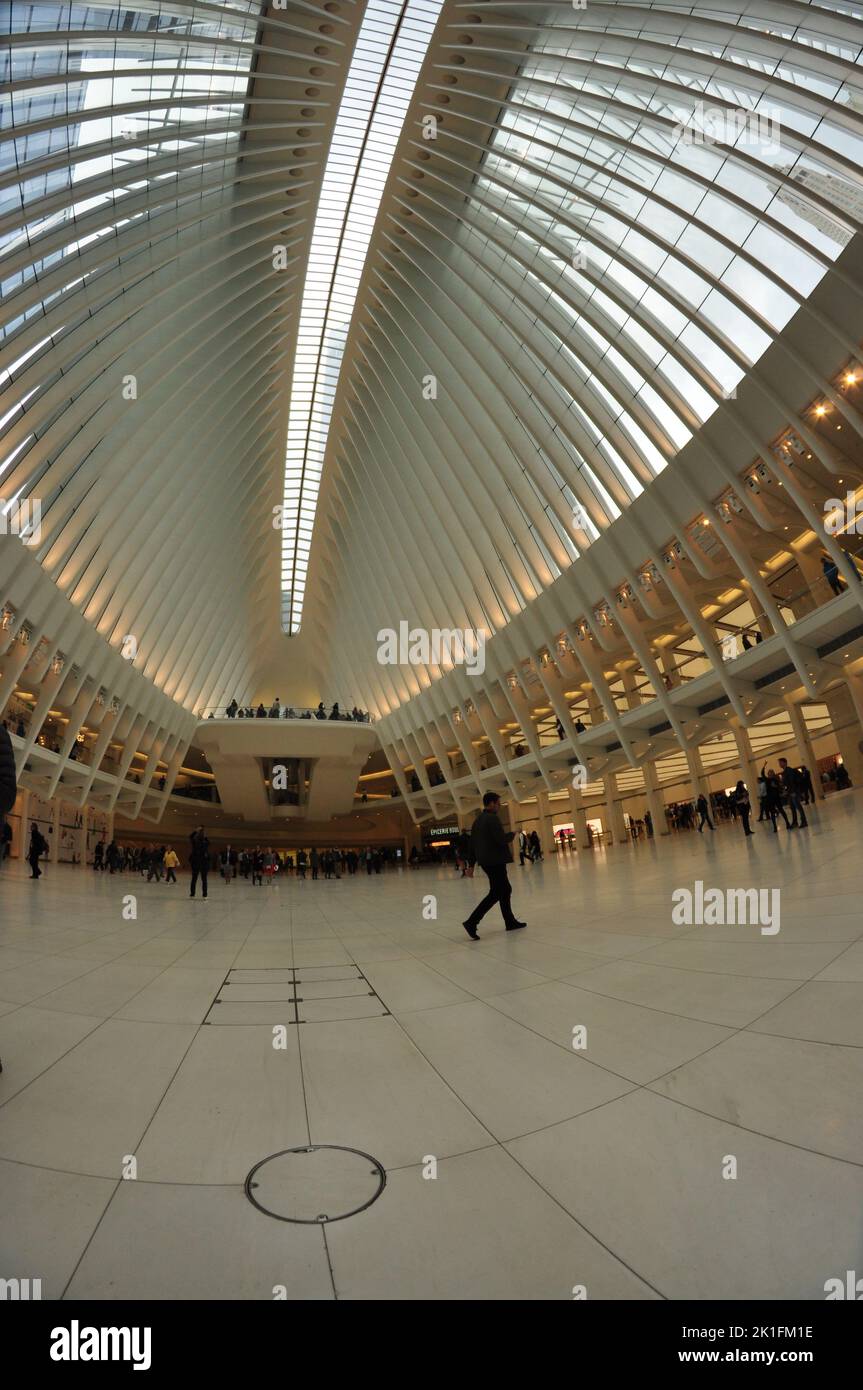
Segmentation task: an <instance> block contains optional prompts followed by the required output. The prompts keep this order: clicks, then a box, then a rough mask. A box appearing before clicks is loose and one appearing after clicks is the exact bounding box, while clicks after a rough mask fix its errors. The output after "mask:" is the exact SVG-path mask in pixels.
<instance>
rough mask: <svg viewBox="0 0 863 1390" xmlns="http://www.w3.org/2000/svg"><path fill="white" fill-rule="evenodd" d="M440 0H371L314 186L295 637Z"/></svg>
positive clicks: (289, 458)
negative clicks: (353, 351) (367, 300)
mask: <svg viewBox="0 0 863 1390" xmlns="http://www.w3.org/2000/svg"><path fill="white" fill-rule="evenodd" d="M442 3H443V0H369V4H368V8H367V10H366V14H365V18H364V19H363V22H362V26H361V28H360V32H359V35H358V38H357V44H356V48H355V50H354V56H353V60H352V62H351V66H350V71H349V72H348V77H347V81H346V83H345V90H344V94H343V96H342V102H341V106H340V107H339V114H338V117H337V119H336V125H335V130H334V132H333V141H332V145H331V147H330V152H329V156H328V158H327V165H326V169H325V171H324V178H323V183H322V185H321V200H320V203H319V205H318V211H317V217H316V220H315V227H314V233H313V235H312V244H311V251H310V254H309V264H308V270H307V272H306V283H305V288H304V290H303V303H302V309H301V311H300V324H299V331H298V335H297V352H296V359H295V362H294V379H293V383H292V388H291V407H290V415H289V418H288V440H287V451H286V457H285V495H284V511H283V513H282V516H283V522H282V526H283V530H282V627H283V629H284V631H285V632H288V633H292V634H293V633H296V632H299V630H300V623H301V621H302V616H303V599H304V596H305V590H306V576H307V573H308V567H309V553H310V551H311V545H312V531H313V529H314V524H315V511H316V509H317V502H318V492H319V490H320V485H321V473H322V471H323V465H324V454H325V451H326V446H327V435H328V433H329V427H330V418H331V415H332V409H333V402H334V400H335V395H336V387H337V385H338V379H339V371H340V369H341V365H342V356H343V354H344V349H345V342H346V340H347V336H348V329H349V328H350V322H351V314H352V313H353V308H354V303H355V301H356V296H357V290H358V288H359V283H360V278H361V276H362V272H363V266H364V264H365V258H366V253H367V251H368V247H369V241H370V240H371V235H372V229H373V227H374V224H375V218H376V217H377V212H378V207H379V206H380V201H381V196H382V194H383V190H384V185H385V183H386V180H387V176H388V174H389V171H390V165H391V164H392V160H393V155H394V154H395V149H396V145H397V143H398V139H399V136H400V134H401V130H402V126H403V124H404V119H405V113H406V112H407V108H408V105H409V103H410V100H411V97H412V96H413V92H414V87H415V86H416V81H417V77H418V76H419V71H420V68H421V66H422V63H423V59H424V58H425V55H426V51H427V49H428V45H429V42H430V40H431V36H432V33H433V32H434V26H435V23H436V21H437V17H438V14H439V13H440V9H441V5H442Z"/></svg>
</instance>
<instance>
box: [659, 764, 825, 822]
mask: <svg viewBox="0 0 863 1390" xmlns="http://www.w3.org/2000/svg"><path fill="white" fill-rule="evenodd" d="M840 766H841V764H840ZM845 777H846V778H847V777H848V774H847V773H845ZM847 785H848V786H850V785H851V783H850V779H848V781H847ZM757 798H758V820H759V822H768V823H769V824H770V827H771V829H772V830H773V831H774V833H775V834H778V829H777V825H776V822H777V821H778V820H779V819H780V817H781V819H782V822H783V824H784V825H785V827H786V829H787V830H806V829H808V827H809V822H808V820H807V819H806V812H805V810H804V807H805V806H809V805H810V804H812V803H814V801H815V787H814V785H813V782H812V774H811V772H810V771H809V768H808V767H806V766H804V765H801V766H799V767H792V766H791V764H790V763H789V762H788V759H787V758H780V759H779V768H778V770H777V769H776V768H772V767H770V768H769V767H768V766H767V764H766V763H764V765H763V766H762V768H761V771H760V772H759V774H758V782H757ZM751 813H752V800H751V797H750V794H749V789H748V787H747V786H746V783H745V782H744V781H742V780H741V781H738V782H737V785H736V786H735V787H734V789H733V790H732V791H731V792H724V791H719V792H711V793H710V797H709V798H708V797H707V796H705V795H704V793H703V792H702V793H701V795H700V796H698V797H697V798H696V800H695V801H675V802H672V803H671V804H670V805H668V806H666V808H665V815H666V818H667V820H668V828H669V829H670V830H692V829H697V830H698V832H699V833H700V834H703V833H704V830H705V829H708V830H711V831H712V830H714V829H715V822H716V821H720V820H725V821H739V822H740V824H741V826H742V828H743V833H744V835H753V834H754V833H755V832H754V831H753V830H752V828H751V826H750V823H749V818H750V815H751ZM789 813H790V817H791V818H790V820H789Z"/></svg>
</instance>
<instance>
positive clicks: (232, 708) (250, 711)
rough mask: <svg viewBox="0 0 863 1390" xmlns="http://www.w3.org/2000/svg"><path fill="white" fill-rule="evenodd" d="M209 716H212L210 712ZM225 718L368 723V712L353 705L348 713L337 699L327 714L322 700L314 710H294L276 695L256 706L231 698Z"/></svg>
mask: <svg viewBox="0 0 863 1390" xmlns="http://www.w3.org/2000/svg"><path fill="white" fill-rule="evenodd" d="M209 718H210V719H212V718H214V716H213V715H212V714H211V715H209ZM225 718H226V719H336V720H340V721H341V722H342V723H344V722H347V723H348V724H368V722H369V714H368V711H367V710H363V709H358V708H357V706H356V705H354V707H353V709H352V710H351V712H350V714H348V713H347V712H346V711H343V710H340V709H339V702H338V700H336V701H335V703H334V704H333V707H332V709H331V710H330V712H329V714H327V711H326V710H325V709H324V702H323V700H321V701H320V702H319V704H318V707H317V709H316V710H310V709H303V710H299V711H297V710H295V709H294V708H293V707H292V706H291V705H286V706H282V703H281V701H280V700H279V697H278V695H277V696H276V698H275V700H274V701H273V703H272V704H271V705H270V706H269V707H267V706H266V705H264V704H263V703H261V704H259V705H258V706H257V707H254V706H253V705H239V704H238V703H237V701H236V700H232V701H231V703H230V704H229V705H228V707H227V708H226V710H225Z"/></svg>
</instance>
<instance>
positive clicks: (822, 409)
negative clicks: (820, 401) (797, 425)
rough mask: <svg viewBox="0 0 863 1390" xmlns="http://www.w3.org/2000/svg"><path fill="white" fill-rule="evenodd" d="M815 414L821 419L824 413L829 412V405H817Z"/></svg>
mask: <svg viewBox="0 0 863 1390" xmlns="http://www.w3.org/2000/svg"><path fill="white" fill-rule="evenodd" d="M815 414H816V415H817V416H818V418H819V420H820V418H821V416H822V415H826V414H827V407H826V405H816V407H815Z"/></svg>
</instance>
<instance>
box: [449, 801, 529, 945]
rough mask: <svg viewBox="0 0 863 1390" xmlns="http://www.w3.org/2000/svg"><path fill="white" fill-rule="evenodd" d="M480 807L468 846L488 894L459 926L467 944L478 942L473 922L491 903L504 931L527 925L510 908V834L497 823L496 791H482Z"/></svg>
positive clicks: (481, 917)
mask: <svg viewBox="0 0 863 1390" xmlns="http://www.w3.org/2000/svg"><path fill="white" fill-rule="evenodd" d="M482 806H483V809H482V811H481V812H480V814H479V815H478V816H477V818H476V820H475V821H474V823H473V829H472V830H471V844H472V845H473V852H474V855H475V857H476V861H477V863H478V864H479V866H480V868H481V869H482V871H483V873H484V874H485V875H486V877H487V879H488V882H489V891H488V893H487V894H486V896H485V897H484V898H483V900H482V902H481V903H477V905H476V907H475V908H474V910H473V912H472V913H471V914H470V916H469V917H468V919H467V921H466V922H463V923H462V926H463V927H464V929H465V931H466V932H467V934H468V936H469V937H470V939H471V941H479V937H478V935H477V930H476V928H477V923H478V922H481V921H482V919H483V917H484V916H485V914H486V913H487V912H488V910H489V908H492V907H494V905H495V903H500V910H501V914H502V916H503V920H504V924H505V926H506V929H507V931H518V930H519V928H520V927H526V926H527V923H526V922H519V921H517V920H516V918H515V917H514V916H513V911H512V908H511V907H510V901H509V900H510V897H511V895H512V885H511V884H510V881H509V878H508V877H507V872H506V866H507V864H510V863H511V862H512V854H511V852H510V848H509V846H510V841H511V840H512V839H513V832H512V831H511V830H508V831H507V830H504V828H503V826H502V825H501V823H500V817H499V816H498V811H499V810H500V797H499V796H498V794H497V792H486V794H485V796H484V797H483V799H482Z"/></svg>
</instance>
